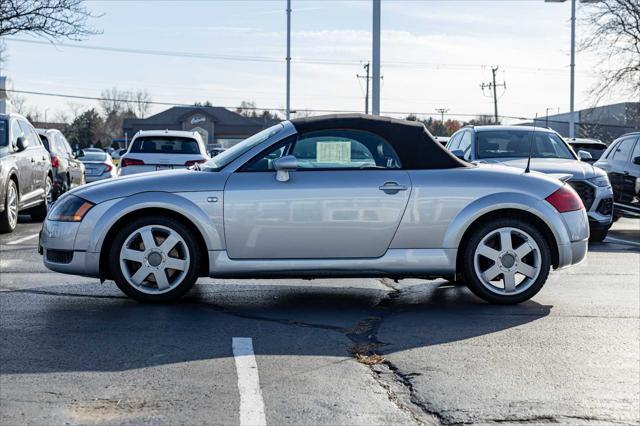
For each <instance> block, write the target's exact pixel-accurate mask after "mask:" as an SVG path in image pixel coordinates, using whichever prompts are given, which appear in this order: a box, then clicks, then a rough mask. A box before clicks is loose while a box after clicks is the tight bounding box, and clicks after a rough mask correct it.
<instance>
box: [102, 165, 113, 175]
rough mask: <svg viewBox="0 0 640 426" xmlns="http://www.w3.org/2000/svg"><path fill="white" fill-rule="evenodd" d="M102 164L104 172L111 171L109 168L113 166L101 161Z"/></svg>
mask: <svg viewBox="0 0 640 426" xmlns="http://www.w3.org/2000/svg"><path fill="white" fill-rule="evenodd" d="M102 165H103V166H104V171H105V172H110V171H111V169H113V166H112V165H111V164H106V163H103V164H102ZM103 173H104V172H103Z"/></svg>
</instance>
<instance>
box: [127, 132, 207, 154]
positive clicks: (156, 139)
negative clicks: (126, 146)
mask: <svg viewBox="0 0 640 426" xmlns="http://www.w3.org/2000/svg"><path fill="white" fill-rule="evenodd" d="M130 152H133V153H141V154H200V148H199V147H198V141H196V140H195V139H191V138H181V137H175V136H143V137H140V138H136V140H134V141H133V143H132V144H131V150H130Z"/></svg>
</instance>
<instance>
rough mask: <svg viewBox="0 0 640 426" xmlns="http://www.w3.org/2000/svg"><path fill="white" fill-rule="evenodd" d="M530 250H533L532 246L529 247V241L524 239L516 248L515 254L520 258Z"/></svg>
mask: <svg viewBox="0 0 640 426" xmlns="http://www.w3.org/2000/svg"><path fill="white" fill-rule="evenodd" d="M532 251H533V248H532V247H531V245H530V244H529V242H528V241H525V242H524V243H523V244H522V245H521V246H520V247H518V248H517V249H516V255H517V256H518V258H519V259H522V258H523V257H525V256H526V255H528V254H529V253H531V252H532Z"/></svg>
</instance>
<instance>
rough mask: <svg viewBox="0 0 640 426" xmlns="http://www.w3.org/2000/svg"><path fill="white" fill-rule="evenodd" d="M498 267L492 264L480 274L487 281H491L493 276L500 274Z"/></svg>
mask: <svg viewBox="0 0 640 426" xmlns="http://www.w3.org/2000/svg"><path fill="white" fill-rule="evenodd" d="M500 272H501V271H500V269H499V268H498V265H497V264H496V265H493V266H492V267H491V268H489V269H487V270H486V271H484V272H483V273H482V275H483V276H484V279H485V280H487V281H491V280H492V279H494V278H495V277H497V276H498V275H499V274H500Z"/></svg>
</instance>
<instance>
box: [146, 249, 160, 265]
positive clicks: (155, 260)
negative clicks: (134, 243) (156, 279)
mask: <svg viewBox="0 0 640 426" xmlns="http://www.w3.org/2000/svg"><path fill="white" fill-rule="evenodd" d="M147 262H149V265H151V266H154V267H155V266H158V265H160V264H161V263H162V255H161V254H160V253H158V252H153V253H150V254H149V256H147Z"/></svg>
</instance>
